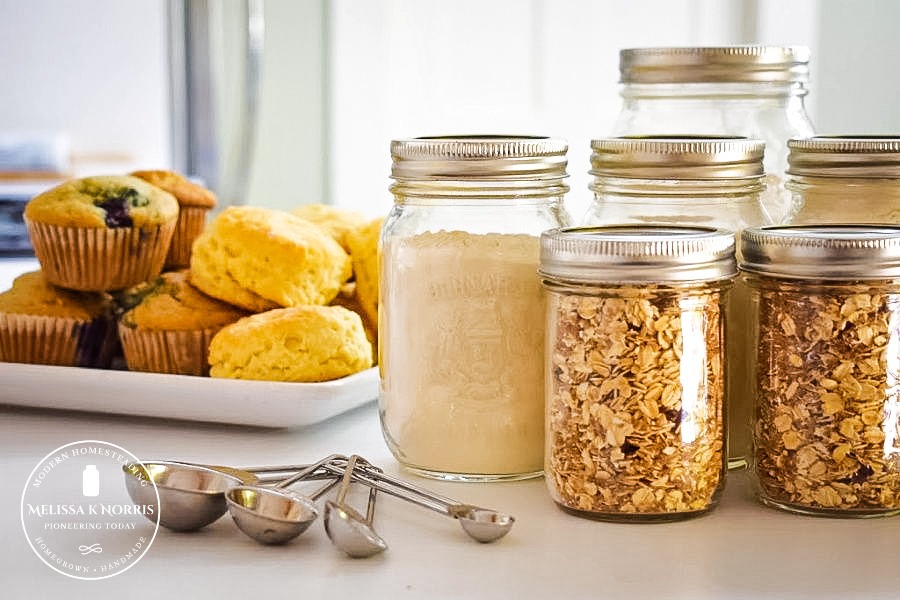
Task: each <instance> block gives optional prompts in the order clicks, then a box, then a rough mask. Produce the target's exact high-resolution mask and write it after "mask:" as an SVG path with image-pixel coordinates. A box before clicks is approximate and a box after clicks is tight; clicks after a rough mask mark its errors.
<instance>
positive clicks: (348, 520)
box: [325, 454, 387, 558]
mask: <svg viewBox="0 0 900 600" xmlns="http://www.w3.org/2000/svg"><path fill="white" fill-rule="evenodd" d="M359 460H365V459H362V457H360V456H358V455H356V454H354V455H353V456H351V457H350V460H349V461H348V462H347V468H346V469H345V470H344V476H343V478H342V480H341V487H340V489H339V491H338V494H337V498H336V499H335V500H334V502H332V501H331V500H329V501H328V502H326V503H325V533H327V534H328V539H330V540H331V542H332V543H333V544H334V545H335V546H337V547H338V548H340V549H341V550H342V551H343V552H344V553H345V554H347V555H348V556H351V557H353V558H367V557H369V556H373V555H375V554H378V553H379V552H384V551H385V550H386V549H387V543H385V541H384V540H383V539H382V538H381V536H380V535H378V534H377V533H375V530H374V529H372V520H373V519H374V518H375V494H376V490H375V488H374V487H370V488H369V502H368V505H367V507H366V516H365V518H364V517H363V516H362V515H360V514H359V513H358V512H356V511H355V510H354V509H353V508H351V507H350V506H348V505H347V503H346V499H347V493H348V492H349V490H350V484H351V483H352V480H353V474H354V471H355V470H356V464H357V462H358V461H359ZM365 462H366V464H369V463H368V461H365Z"/></svg>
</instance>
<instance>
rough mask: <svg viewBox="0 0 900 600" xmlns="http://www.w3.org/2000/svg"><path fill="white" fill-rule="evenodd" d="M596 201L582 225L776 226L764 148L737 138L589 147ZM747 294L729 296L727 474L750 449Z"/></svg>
mask: <svg viewBox="0 0 900 600" xmlns="http://www.w3.org/2000/svg"><path fill="white" fill-rule="evenodd" d="M591 148H592V150H593V153H592V154H591V174H592V175H593V176H594V181H593V183H592V185H591V189H592V190H593V191H594V202H593V204H592V206H591V208H590V210H589V211H588V213H587V214H586V215H585V217H584V219H583V220H582V225H605V224H624V223H644V224H647V223H657V224H668V225H691V226H694V225H702V226H705V227H716V228H723V229H728V230H731V231H733V232H739V231H740V230H742V229H744V228H745V227H759V226H762V225H770V224H773V223H774V221H773V219H772V217H771V215H769V214H768V213H767V212H766V211H765V209H764V207H763V205H762V202H761V195H762V192H763V189H764V176H765V173H764V170H763V154H764V151H765V150H766V146H765V143H764V142H763V141H761V140H748V139H746V138H740V137H701V136H653V137H639V136H635V137H631V136H626V137H619V138H605V139H598V140H593V141H592V142H591ZM748 309H749V294H748V292H747V289H746V288H745V287H744V286H743V285H742V284H741V283H740V282H737V283H736V284H735V286H734V290H733V291H732V292H731V294H730V295H729V300H728V306H727V307H726V312H727V314H728V317H727V318H728V322H729V335H728V340H727V341H728V349H727V358H726V361H725V367H726V369H727V370H728V378H727V379H728V391H727V393H726V402H725V405H726V411H727V415H728V418H727V423H728V435H727V441H728V443H727V448H728V463H729V467H730V468H734V469H738V468H744V467H746V464H747V454H748V452H749V451H750V398H751V396H750V377H749V367H750V365H749V361H748V360H747V356H748V355H749V354H750V346H749V343H750V342H749V338H748V337H747V331H748V327H749V321H748V319H747V314H748Z"/></svg>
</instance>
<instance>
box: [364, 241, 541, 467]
mask: <svg viewBox="0 0 900 600" xmlns="http://www.w3.org/2000/svg"><path fill="white" fill-rule="evenodd" d="M539 251H540V249H539V240H538V238H537V237H533V236H529V235H524V234H471V233H466V232H463V231H450V232H438V233H424V234H420V235H416V236H412V237H408V238H404V239H393V240H392V239H390V238H388V239H387V240H385V243H384V246H383V258H382V260H383V263H382V264H384V265H385V268H384V269H383V271H382V272H383V279H384V282H383V285H382V290H383V291H384V292H383V295H384V297H383V299H382V302H383V305H384V306H389V307H390V310H389V311H383V313H382V322H381V327H382V329H381V336H380V338H381V340H382V344H383V345H382V348H381V351H380V365H381V373H382V382H381V399H380V409H381V419H382V426H383V430H384V432H385V437H386V439H387V443H388V445H389V446H390V447H391V450H392V451H393V452H394V453H395V455H396V456H397V457H398V458H399V459H400V460H401V462H403V463H404V464H405V465H406V466H409V467H412V468H416V469H421V470H425V471H433V472H452V473H466V474H480V475H498V476H504V475H510V476H514V475H515V476H521V475H527V474H533V473H539V472H540V471H541V469H542V467H543V442H544V400H543V361H544V358H543V350H544V348H543V344H544V328H543V319H544V299H543V295H542V290H541V286H540V280H539V278H538V276H537V273H536V272H537V266H538V262H539ZM398 290H399V291H398Z"/></svg>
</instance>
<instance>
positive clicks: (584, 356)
mask: <svg viewBox="0 0 900 600" xmlns="http://www.w3.org/2000/svg"><path fill="white" fill-rule="evenodd" d="M735 271H736V267H735V258H734V234H733V233H732V232H731V231H727V230H722V229H714V228H705V227H681V226H664V225H621V226H599V227H581V228H563V229H556V230H551V231H547V232H545V233H544V234H543V236H542V238H541V267H540V274H541V277H542V281H543V285H544V288H545V296H546V299H547V330H546V336H547V337H546V344H547V347H546V353H545V356H546V366H545V371H544V372H545V394H546V430H545V440H546V449H545V453H544V472H545V476H546V481H547V486H548V488H549V491H550V495H551V497H552V498H553V500H554V501H555V502H556V503H557V504H558V505H559V506H560V507H561V508H562V509H564V510H566V511H568V512H572V513H574V514H577V515H580V516H586V517H590V518H595V519H600V520H610V521H668V520H678V519H684V518H688V517H692V516H697V515H700V514H703V513H705V512H707V511H709V510H711V509H712V508H713V507H714V506H715V505H716V504H717V503H718V499H719V495H720V494H721V490H722V488H723V486H724V481H725V472H726V456H725V451H724V436H725V425H724V418H723V414H724V412H723V408H724V407H723V399H724V396H725V375H724V353H725V343H724V310H723V307H724V295H725V294H726V292H727V289H728V288H729V287H730V283H731V279H732V278H733V276H734V274H735Z"/></svg>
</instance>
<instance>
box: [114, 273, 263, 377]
mask: <svg viewBox="0 0 900 600" xmlns="http://www.w3.org/2000/svg"><path fill="white" fill-rule="evenodd" d="M117 301H118V303H119V305H120V312H121V316H120V318H119V338H120V339H121V340H122V349H123V351H124V353H125V363H126V364H127V365H128V369H129V370H131V371H147V372H152V373H174V374H179V375H207V374H208V373H209V365H208V362H207V353H208V350H209V343H210V341H211V340H212V338H213V336H214V335H215V334H216V333H217V332H218V331H219V330H220V329H221V328H222V327H224V326H225V325H228V324H230V323H234V322H235V321H237V320H238V319H240V318H242V317H246V316H247V315H248V314H249V313H247V311H245V310H242V309H240V308H238V307H236V306H233V305H231V304H226V303H225V302H221V301H220V300H216V299H215V298H211V297H209V296H207V295H206V294H204V293H203V292H201V291H200V290H198V289H197V288H196V287H194V286H193V285H191V284H190V282H189V281H188V273H187V271H186V270H182V271H169V272H166V273H163V274H162V275H160V276H159V277H156V278H155V279H153V280H152V281H148V282H146V283H142V284H139V285H137V286H134V287H132V288H129V289H128V290H126V291H125V292H123V293H121V294H120V295H119V297H118V299H117Z"/></svg>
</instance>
